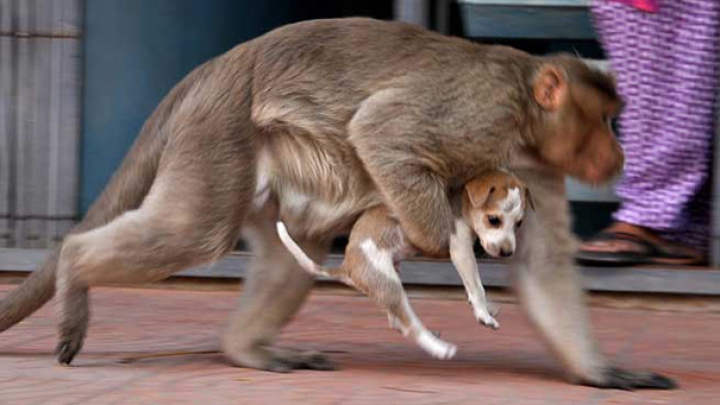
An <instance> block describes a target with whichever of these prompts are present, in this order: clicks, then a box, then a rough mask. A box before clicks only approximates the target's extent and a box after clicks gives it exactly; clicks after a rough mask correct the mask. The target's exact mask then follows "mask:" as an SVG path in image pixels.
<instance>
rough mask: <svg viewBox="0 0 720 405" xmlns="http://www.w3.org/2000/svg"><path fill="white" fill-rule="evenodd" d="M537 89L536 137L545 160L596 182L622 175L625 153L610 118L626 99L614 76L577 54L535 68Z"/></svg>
mask: <svg viewBox="0 0 720 405" xmlns="http://www.w3.org/2000/svg"><path fill="white" fill-rule="evenodd" d="M532 93H533V97H534V99H535V102H536V103H537V104H538V106H539V107H540V108H539V109H540V113H539V115H538V116H537V121H538V122H536V123H535V127H534V131H533V135H534V137H535V139H534V140H535V142H536V144H535V147H536V148H537V149H536V151H537V157H538V158H540V160H541V161H543V162H544V163H546V164H549V165H551V166H553V167H555V168H556V169H558V170H560V171H561V172H563V173H564V174H567V175H570V176H572V177H575V178H577V179H578V180H580V181H582V182H585V183H590V184H593V185H597V184H602V183H605V182H607V181H609V180H611V179H612V178H613V177H615V176H616V175H618V174H619V173H620V171H621V170H622V168H623V165H624V162H625V157H624V154H623V151H622V148H621V146H620V143H619V142H618V140H617V138H616V137H615V134H614V133H613V130H612V127H611V121H612V119H613V118H614V117H616V116H617V114H618V113H619V112H620V109H621V106H622V102H621V100H620V97H619V96H618V94H617V92H616V89H615V81H614V79H613V77H612V76H610V75H609V74H607V73H604V72H601V71H599V70H597V69H594V68H591V67H590V66H588V65H587V64H586V63H585V62H583V61H582V60H580V59H578V58H574V57H570V56H555V57H550V58H547V59H546V61H545V62H544V63H541V64H540V65H539V66H538V68H537V69H536V72H535V74H534V76H533V81H532Z"/></svg>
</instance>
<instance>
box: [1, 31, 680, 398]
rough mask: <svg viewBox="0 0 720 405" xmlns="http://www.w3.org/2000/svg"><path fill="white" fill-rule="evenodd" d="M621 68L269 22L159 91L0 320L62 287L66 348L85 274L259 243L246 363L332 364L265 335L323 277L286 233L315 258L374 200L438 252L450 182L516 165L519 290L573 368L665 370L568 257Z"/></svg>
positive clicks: (593, 376)
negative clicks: (633, 345)
mask: <svg viewBox="0 0 720 405" xmlns="http://www.w3.org/2000/svg"><path fill="white" fill-rule="evenodd" d="M620 107H621V102H620V98H619V96H618V95H617V94H616V92H615V86H614V84H613V81H612V79H611V78H610V77H609V76H608V75H606V74H603V73H601V72H598V71H596V70H593V69H591V68H590V67H588V66H587V65H586V64H585V63H583V61H581V60H579V59H577V58H574V57H571V56H565V55H551V56H542V57H541V56H532V55H530V54H527V53H525V52H522V51H519V50H516V49H512V48H509V47H504V46H492V45H481V44H477V43H474V42H471V41H468V40H465V39H461V38H454V37H448V36H443V35H440V34H438V33H434V32H431V31H428V30H425V29H423V28H421V27H417V26H414V25H410V24H405V23H400V22H390V21H379V20H374V19H368V18H347V19H326V20H312V21H304V22H299V23H295V24H290V25H286V26H283V27H280V28H277V29H274V30H272V31H270V32H268V33H266V34H264V35H262V36H259V37H257V38H254V39H251V40H249V41H247V42H244V43H241V44H239V45H237V46H236V47H234V48H232V49H231V50H229V51H227V52H226V53H224V54H222V55H219V56H217V57H214V58H212V59H210V60H208V61H207V62H205V63H203V64H201V65H200V66H198V67H197V68H195V69H194V70H193V71H191V72H190V73H189V74H188V75H187V76H186V77H185V78H183V79H182V80H181V81H180V82H179V83H178V84H177V85H176V86H175V87H174V88H173V89H172V90H170V92H169V93H168V95H167V96H166V97H165V98H164V99H163V101H161V102H160V104H159V105H158V107H157V108H156V109H155V111H154V112H153V113H152V114H151V115H150V117H149V118H148V119H147V121H146V122H145V124H144V125H143V127H142V128H141V130H140V133H139V135H138V137H137V139H136V140H135V142H134V143H133V145H132V146H131V148H130V151H129V152H128V154H127V156H126V157H125V158H124V160H123V162H122V163H121V165H120V167H119V168H118V170H117V171H116V172H115V174H114V175H113V176H112V178H111V179H110V182H109V183H108V185H107V186H106V188H105V189H104V190H103V192H102V193H101V195H100V196H99V197H98V199H97V200H96V201H95V202H94V203H93V205H92V206H91V208H90V209H89V211H88V212H87V214H86V216H85V218H84V219H83V220H82V221H81V222H80V223H79V224H78V225H77V226H76V227H75V228H74V229H73V230H71V231H70V232H69V234H68V235H67V236H66V237H65V239H64V240H63V242H62V244H61V246H60V247H59V248H58V249H56V250H55V251H54V252H53V253H52V254H51V256H50V257H49V258H48V259H47V260H46V261H45V262H44V263H43V264H41V265H40V268H39V270H37V271H35V272H34V273H32V275H30V276H29V278H28V279H27V280H26V281H25V282H24V283H23V284H21V285H20V286H19V287H18V288H17V289H15V290H14V291H12V292H10V293H9V294H8V295H7V296H6V297H5V298H4V299H3V300H2V302H0V331H1V330H5V329H7V328H9V327H11V326H12V325H14V324H16V323H17V322H19V321H20V320H22V319H23V318H25V317H26V316H28V315H30V314H31V313H32V312H34V311H35V310H36V309H38V308H39V307H40V306H42V305H43V304H44V303H46V302H47V301H48V300H49V299H50V298H51V297H53V296H55V297H56V317H57V329H58V345H57V349H56V356H57V360H58V362H59V363H60V364H64V365H68V364H70V362H71V361H72V360H73V358H74V357H75V356H76V355H77V353H78V352H79V351H80V349H81V347H82V344H83V341H84V338H85V336H86V332H87V328H88V321H89V317H90V309H89V303H88V294H89V289H90V287H92V286H96V285H101V284H107V283H112V284H129V283H137V282H155V281H158V280H162V279H164V278H166V277H168V276H169V275H171V274H173V273H175V272H178V271H180V270H182V269H186V268H188V267H191V266H196V265H200V264H204V263H210V262H213V261H215V260H217V259H218V258H220V257H222V256H223V255H225V254H227V253H228V252H230V251H231V250H232V248H233V247H234V246H235V243H236V241H237V240H238V239H239V238H240V237H243V238H244V239H245V240H246V241H247V242H248V244H249V246H250V248H251V250H252V252H253V259H252V264H251V268H250V269H249V272H248V275H247V278H246V279H245V282H244V288H243V291H244V292H243V293H242V294H241V296H240V300H239V306H238V308H237V309H236V310H235V311H234V313H233V314H232V315H231V317H230V321H229V323H228V326H227V327H226V328H225V330H224V331H223V333H222V338H221V344H222V348H223V351H224V353H225V355H226V356H227V358H228V359H229V360H230V361H231V362H232V363H233V364H234V365H236V366H243V367H251V368H256V369H262V370H267V371H274V372H288V371H291V370H293V369H299V368H314V369H332V368H334V364H333V363H332V362H330V361H329V360H328V359H326V358H325V357H324V356H323V355H322V354H320V353H316V352H305V351H301V350H290V349H285V348H278V347H274V346H273V339H274V337H275V336H276V335H277V334H278V332H279V330H280V329H281V328H282V327H283V326H284V325H285V324H287V323H288V322H289V321H290V319H291V318H292V317H293V316H294V315H295V314H296V313H297V311H298V310H299V309H300V308H301V306H302V303H303V302H304V300H305V298H306V296H307V295H308V293H309V291H310V289H311V287H312V284H313V282H312V277H311V276H310V275H309V274H308V273H307V272H305V271H304V270H302V269H300V268H299V267H298V265H297V263H296V262H295V261H294V258H293V257H292V256H291V255H290V254H289V253H288V252H287V250H286V249H285V248H284V246H283V245H282V243H281V241H280V240H279V239H278V235H277V233H276V231H275V228H274V224H275V223H276V220H277V218H278V217H282V218H283V220H284V223H285V224H286V226H287V228H288V230H289V232H290V234H291V236H292V237H293V239H294V240H295V241H296V242H297V243H298V245H299V246H300V247H301V248H302V249H303V250H304V251H305V252H306V253H307V254H308V256H309V257H310V258H311V259H312V260H314V261H316V262H321V261H322V260H323V258H324V257H325V255H326V254H327V251H328V249H329V245H330V242H331V240H332V238H333V237H334V236H336V235H340V234H342V233H346V232H348V231H349V228H350V227H351V226H352V224H353V223H354V221H355V220H357V218H358V216H359V215H360V213H362V212H364V211H366V210H368V209H370V208H372V207H374V206H377V205H380V204H384V205H385V206H387V207H388V208H389V209H390V210H391V212H392V213H393V215H394V216H396V217H397V219H398V221H399V223H400V225H401V226H402V228H403V230H404V232H405V234H406V236H407V238H408V241H409V243H410V244H412V245H413V247H414V248H415V249H417V250H418V251H420V252H423V254H425V255H429V256H432V255H437V256H447V251H448V244H449V240H448V239H449V237H448V235H450V234H451V229H452V212H451V207H450V204H449V201H448V191H449V190H454V189H457V188H459V187H460V186H461V185H462V184H464V183H465V182H467V181H468V180H469V179H470V178H472V177H474V176H475V175H476V174H478V173H480V172H483V171H485V170H489V169H492V168H496V167H502V166H507V165H509V166H510V167H513V165H515V166H518V165H519V167H520V169H518V172H517V173H519V177H520V179H521V180H523V181H525V182H526V183H527V185H528V187H529V188H530V191H531V193H532V194H533V195H534V196H535V198H534V200H535V204H536V206H537V207H538V208H537V211H536V213H535V214H534V215H530V217H531V218H530V219H531V221H530V224H528V226H524V227H523V231H521V232H520V235H519V236H522V237H523V238H524V240H526V241H527V242H526V243H524V244H522V245H523V246H524V247H523V248H522V249H521V250H522V252H520V253H521V254H518V255H517V256H518V257H521V258H522V259H516V265H515V266H514V268H515V272H514V274H515V275H516V278H517V283H516V285H517V291H518V293H519V294H520V296H521V298H522V300H523V301H525V302H527V305H526V306H525V308H526V310H527V312H528V313H529V315H530V318H531V319H532V320H533V322H534V324H535V325H536V326H537V327H538V330H539V331H540V333H541V335H543V337H544V338H545V339H546V340H547V341H548V343H549V345H550V347H551V348H552V349H553V351H554V352H555V353H556V355H557V356H558V357H559V358H560V359H561V360H562V362H563V364H564V365H565V370H567V372H568V375H569V379H570V380H571V381H572V382H576V383H580V384H586V385H591V386H596V387H612V388H628V389H630V388H641V387H648V388H672V387H673V386H674V385H675V384H674V382H673V380H671V379H669V378H667V377H664V376H661V375H658V374H655V373H651V372H634V371H628V370H621V369H618V368H615V367H613V366H611V365H610V364H609V363H608V362H607V360H606V359H605V358H604V357H603V355H602V354H601V353H600V351H599V350H598V349H597V348H596V344H595V341H594V340H593V338H592V336H591V334H590V326H589V324H588V320H587V314H586V308H585V306H584V304H583V301H582V297H583V296H582V289H581V287H580V284H579V283H578V280H577V274H576V269H575V268H574V265H573V264H572V262H571V259H570V257H571V256H572V255H571V250H572V246H574V244H573V242H574V239H573V238H572V234H571V232H570V229H569V214H568V212H567V211H568V209H567V203H566V202H565V200H564V197H563V191H564V189H563V188H562V179H563V176H565V175H569V176H573V177H575V178H577V179H579V180H580V181H583V182H585V183H590V184H601V183H604V182H607V181H609V180H610V179H611V178H612V177H614V176H615V175H617V174H618V173H619V172H620V170H621V169H622V166H623V159H624V158H623V153H622V149H621V147H620V145H619V143H618V142H617V140H616V139H615V137H614V134H613V132H612V129H611V128H610V126H609V121H610V119H611V118H612V117H614V116H615V115H617V113H618V110H619V108H620Z"/></svg>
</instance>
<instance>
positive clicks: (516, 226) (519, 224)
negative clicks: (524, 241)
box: [515, 219, 522, 229]
mask: <svg viewBox="0 0 720 405" xmlns="http://www.w3.org/2000/svg"><path fill="white" fill-rule="evenodd" d="M521 226H522V219H521V220H519V221H517V223H516V224H515V229H520V227H521Z"/></svg>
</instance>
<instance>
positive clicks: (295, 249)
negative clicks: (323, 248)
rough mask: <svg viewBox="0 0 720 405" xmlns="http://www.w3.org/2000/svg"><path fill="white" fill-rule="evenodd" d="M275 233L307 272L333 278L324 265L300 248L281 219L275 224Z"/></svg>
mask: <svg viewBox="0 0 720 405" xmlns="http://www.w3.org/2000/svg"><path fill="white" fill-rule="evenodd" d="M276 227H277V233H278V236H279V237H280V240H281V241H282V243H283V245H285V247H286V248H287V250H288V252H290V254H291V255H293V256H294V257H295V260H297V262H298V264H300V267H302V268H303V269H304V270H305V271H307V272H308V273H310V274H312V275H314V276H323V277H328V278H335V277H334V276H333V275H332V274H330V271H328V269H327V268H326V267H323V266H321V265H319V264H317V263H315V262H314V261H313V259H311V258H310V257H309V256H308V255H307V254H306V253H305V251H303V250H302V248H301V247H300V246H299V245H298V244H297V243H296V242H295V241H294V240H293V238H292V237H291V236H290V234H289V233H288V230H287V228H286V227H285V224H284V223H282V221H278V222H277V224H276Z"/></svg>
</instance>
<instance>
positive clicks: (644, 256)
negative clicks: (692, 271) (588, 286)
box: [575, 231, 704, 266]
mask: <svg viewBox="0 0 720 405" xmlns="http://www.w3.org/2000/svg"><path fill="white" fill-rule="evenodd" d="M614 241H622V242H626V243H629V244H631V245H634V246H635V249H631V250H617V251H606V252H599V251H590V250H582V249H581V250H580V251H579V252H578V253H577V254H576V255H575V260H576V261H577V262H578V263H580V264H583V265H593V266H638V265H648V264H665V265H675V266H692V265H701V264H703V263H704V261H703V259H702V258H699V257H698V256H697V255H693V254H692V252H691V251H689V250H688V249H687V248H683V247H681V246H674V245H662V244H656V243H652V242H650V241H648V240H647V239H644V238H643V237H641V236H638V235H635V234H631V233H627V232H618V231H605V232H601V233H599V234H598V235H597V236H595V237H594V238H592V239H590V240H588V241H587V242H590V243H592V242H614Z"/></svg>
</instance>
